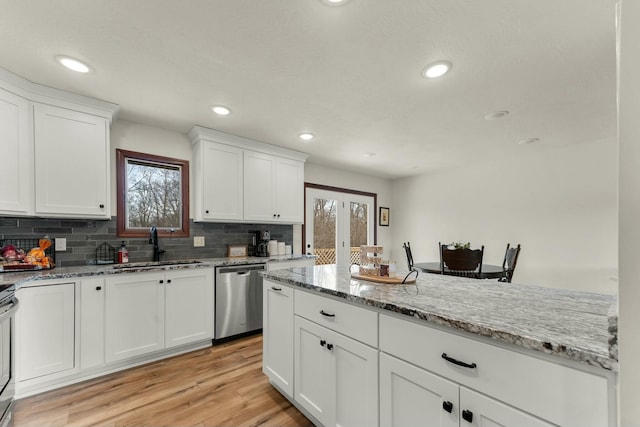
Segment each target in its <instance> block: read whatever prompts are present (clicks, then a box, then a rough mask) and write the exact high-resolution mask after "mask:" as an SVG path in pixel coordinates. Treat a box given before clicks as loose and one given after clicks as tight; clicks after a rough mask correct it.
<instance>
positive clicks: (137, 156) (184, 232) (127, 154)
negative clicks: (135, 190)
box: [116, 148, 189, 237]
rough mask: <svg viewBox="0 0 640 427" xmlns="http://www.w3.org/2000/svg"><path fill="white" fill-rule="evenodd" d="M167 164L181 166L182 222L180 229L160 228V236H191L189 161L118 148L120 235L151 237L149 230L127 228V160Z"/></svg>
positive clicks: (118, 220)
mask: <svg viewBox="0 0 640 427" xmlns="http://www.w3.org/2000/svg"><path fill="white" fill-rule="evenodd" d="M128 159H132V160H137V161H141V162H149V163H159V164H166V165H167V166H175V167H179V168H180V180H181V182H180V188H181V190H180V191H181V193H182V212H181V216H182V224H181V227H180V229H178V228H176V229H174V231H170V230H168V229H166V228H158V236H161V237H189V161H188V160H181V159H174V158H171V157H164V156H157V155H155V154H146V153H139V152H136V151H128V150H122V149H119V148H118V149H116V180H117V181H116V187H117V190H116V191H117V196H116V201H117V219H116V233H117V235H118V237H149V231H148V230H144V231H141V230H139V229H136V230H133V229H127V225H126V174H127V173H126V166H127V160H128Z"/></svg>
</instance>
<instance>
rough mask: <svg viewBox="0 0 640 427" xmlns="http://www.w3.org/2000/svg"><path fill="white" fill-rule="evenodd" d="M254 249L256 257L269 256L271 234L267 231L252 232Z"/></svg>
mask: <svg viewBox="0 0 640 427" xmlns="http://www.w3.org/2000/svg"><path fill="white" fill-rule="evenodd" d="M252 233H254V236H253V247H254V248H255V249H254V255H255V256H269V240H271V233H269V232H268V231H266V230H256V231H252Z"/></svg>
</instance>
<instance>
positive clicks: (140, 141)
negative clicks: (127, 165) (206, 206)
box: [111, 120, 195, 216]
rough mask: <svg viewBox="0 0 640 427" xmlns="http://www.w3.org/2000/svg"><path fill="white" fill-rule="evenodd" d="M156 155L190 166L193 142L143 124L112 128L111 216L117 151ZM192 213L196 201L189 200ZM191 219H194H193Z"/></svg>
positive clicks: (120, 122)
mask: <svg viewBox="0 0 640 427" xmlns="http://www.w3.org/2000/svg"><path fill="white" fill-rule="evenodd" d="M118 148H120V149H123V150H129V151H137V152H140V153H147V154H155V155H157V156H164V157H171V158H174V159H181V160H188V161H189V162H191V141H189V138H188V137H187V135H186V134H181V133H178V132H173V131H169V130H165V129H160V128H157V127H152V126H147V125H142V124H140V123H134V122H128V121H126V120H116V121H115V122H114V123H113V124H112V125H111V188H112V191H111V216H115V215H116V213H117V211H116V209H117V205H116V197H117V191H116V188H117V187H116V149H118ZM189 172H190V174H191V176H190V178H189V188H191V189H193V188H194V187H193V167H190V168H189ZM189 205H190V206H189V212H194V209H195V207H194V197H193V196H191V197H189ZM191 216H192V215H191Z"/></svg>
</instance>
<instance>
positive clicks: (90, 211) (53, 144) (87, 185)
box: [34, 104, 110, 218]
mask: <svg viewBox="0 0 640 427" xmlns="http://www.w3.org/2000/svg"><path fill="white" fill-rule="evenodd" d="M34 127H35V139H34V140H35V177H36V178H35V179H36V214H51V215H58V216H65V215H68V216H72V217H89V218H91V217H100V218H108V217H109V215H110V212H109V209H108V207H109V206H108V205H109V202H110V200H109V199H110V197H109V185H110V182H109V179H108V177H109V138H108V134H109V125H108V120H107V119H104V118H102V117H97V116H93V115H90V114H85V113H80V112H78V111H72V110H67V109H65V108H59V107H54V106H51V105H43V104H36V105H35V106H34Z"/></svg>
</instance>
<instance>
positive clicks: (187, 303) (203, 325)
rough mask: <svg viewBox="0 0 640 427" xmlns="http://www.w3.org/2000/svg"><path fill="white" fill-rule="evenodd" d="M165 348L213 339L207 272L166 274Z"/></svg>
mask: <svg viewBox="0 0 640 427" xmlns="http://www.w3.org/2000/svg"><path fill="white" fill-rule="evenodd" d="M165 282H166V291H165V292H166V347H167V348H171V347H175V346H178V345H182V344H188V343H192V342H196V341H202V340H206V339H212V338H213V319H214V317H213V273H212V270H211V269H199V268H198V269H188V270H184V271H175V272H167V275H166V277H165Z"/></svg>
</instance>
